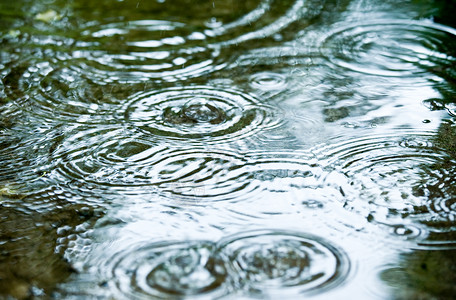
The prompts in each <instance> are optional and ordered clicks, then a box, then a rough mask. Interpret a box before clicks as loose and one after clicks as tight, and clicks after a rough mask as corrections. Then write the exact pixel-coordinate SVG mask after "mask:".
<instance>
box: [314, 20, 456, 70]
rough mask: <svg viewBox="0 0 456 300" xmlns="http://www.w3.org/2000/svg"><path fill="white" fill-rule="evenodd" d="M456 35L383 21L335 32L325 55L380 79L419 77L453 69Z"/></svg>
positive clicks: (435, 28) (406, 22) (420, 25)
mask: <svg viewBox="0 0 456 300" xmlns="http://www.w3.org/2000/svg"><path fill="white" fill-rule="evenodd" d="M455 41H456V31H455V30H454V29H453V28H450V27H446V26H443V25H439V24H435V23H431V22H418V21H409V20H381V21H370V22H367V23H356V24H352V23H350V24H349V25H348V26H339V27H338V28H337V29H335V30H334V31H332V32H331V33H330V34H329V35H328V36H326V37H325V40H324V41H323V44H322V52H323V55H325V56H326V57H327V58H328V59H329V60H330V61H331V62H332V63H334V64H335V65H338V66H341V67H344V68H347V69H349V70H353V71H356V72H361V73H367V74H372V75H380V76H416V75H418V76H419V75H421V74H423V73H424V72H426V71H431V72H432V71H438V70H441V69H442V68H449V67H450V68H451V66H452V65H454V63H455V61H456V52H455V50H454V49H455V48H456V42H455Z"/></svg>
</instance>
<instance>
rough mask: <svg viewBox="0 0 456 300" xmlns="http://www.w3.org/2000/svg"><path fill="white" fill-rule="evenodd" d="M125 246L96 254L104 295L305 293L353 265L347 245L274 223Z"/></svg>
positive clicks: (338, 278)
mask: <svg viewBox="0 0 456 300" xmlns="http://www.w3.org/2000/svg"><path fill="white" fill-rule="evenodd" d="M122 248H123V249H119V250H118V251H116V252H114V253H113V254H110V255H108V256H102V257H101V256H100V259H101V261H100V263H99V264H98V271H99V272H100V274H101V277H104V278H105V285H104V286H105V287H107V288H108V289H109V292H108V293H109V295H111V296H114V297H121V298H123V297H127V298H129V299H147V298H150V297H154V298H158V299H162V298H166V299H181V298H183V297H188V298H192V299H193V298H196V299H200V298H203V299H208V298H210V299H214V298H217V297H223V296H227V295H230V294H232V295H240V294H239V293H241V295H245V296H255V297H258V296H265V297H275V296H279V295H281V296H287V297H290V296H295V297H297V296H301V297H302V295H303V294H306V295H309V294H315V293H321V292H323V291H326V290H328V289H330V288H333V287H335V286H337V285H338V284H341V283H342V282H343V281H344V280H345V278H346V277H347V276H348V274H349V272H350V268H351V262H350V261H349V259H348V257H347V255H346V254H345V252H344V251H343V250H341V249H340V248H339V247H337V246H335V245H333V244H332V243H330V242H328V241H326V240H325V239H323V238H321V237H319V236H315V235H311V234H307V233H301V232H295V231H284V230H275V229H270V230H255V231H247V232H240V233H238V234H235V235H231V236H227V237H225V238H222V239H221V240H219V241H218V242H211V241H206V240H185V241H163V242H142V243H137V242H133V243H132V244H130V245H129V246H127V247H122ZM196 279H198V280H196Z"/></svg>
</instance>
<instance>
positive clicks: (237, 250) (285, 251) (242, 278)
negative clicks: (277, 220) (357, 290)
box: [219, 230, 350, 297]
mask: <svg viewBox="0 0 456 300" xmlns="http://www.w3.org/2000/svg"><path fill="white" fill-rule="evenodd" d="M219 247H220V249H221V253H222V255H224V257H226V261H228V262H230V264H229V268H228V273H229V274H230V276H232V277H233V278H235V282H236V284H237V285H238V286H239V287H240V288H243V289H244V290H245V291H246V292H248V293H249V294H252V295H256V296H259V295H261V296H263V297H282V296H295V297H302V295H303V294H304V293H319V292H322V291H325V290H327V289H329V288H331V287H334V286H335V285H337V284H338V283H340V282H341V281H343V280H344V278H345V277H346V276H347V274H348V272H349V269H350V263H349V261H348V258H347V256H346V255H345V253H344V252H343V251H342V250H340V249H338V248H337V247H335V246H334V245H332V244H331V243H329V242H327V241H325V240H324V239H322V238H320V237H317V236H313V235H309V234H303V233H297V232H290V231H279V230H261V231H250V232H244V233H241V234H238V235H234V236H231V237H228V238H226V239H224V240H222V241H221V242H220V243H219Z"/></svg>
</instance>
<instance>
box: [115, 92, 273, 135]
mask: <svg viewBox="0 0 456 300" xmlns="http://www.w3.org/2000/svg"><path fill="white" fill-rule="evenodd" d="M123 117H124V118H125V119H126V120H127V121H128V122H130V123H132V124H133V125H135V126H137V127H138V128H140V129H141V130H143V131H145V132H148V133H151V134H154V135H160V136H164V137H168V138H171V139H176V138H177V139H194V140H195V141H204V142H206V143H215V142H222V141H233V140H236V141H239V139H240V138H243V137H246V136H249V135H252V134H255V132H258V131H264V130H267V129H268V128H272V127H275V126H277V125H278V124H279V122H280V120H277V118H276V117H275V115H274V112H273V109H272V107H269V106H266V105H263V104H260V102H259V100H257V99H256V98H254V97H252V96H250V95H248V94H244V93H241V92H238V91H235V90H228V89H226V90H221V89H216V88H212V87H204V86H200V87H192V88H171V89H165V90H160V91H154V92H148V93H139V94H136V95H135V96H134V97H132V98H131V100H130V101H129V102H128V104H127V105H126V107H125V109H124V115H123Z"/></svg>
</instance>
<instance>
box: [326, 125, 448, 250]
mask: <svg viewBox="0 0 456 300" xmlns="http://www.w3.org/2000/svg"><path fill="white" fill-rule="evenodd" d="M430 134H431V133H426V132H413V131H411V132H409V131H405V132H399V131H398V132H392V133H390V134H389V135H388V134H382V135H370V136H368V137H360V138H357V139H350V140H346V141H343V142H341V143H334V144H332V145H330V146H328V148H327V149H326V150H325V151H324V152H323V153H322V154H323V155H322V156H321V157H320V161H321V162H322V164H328V165H331V166H336V169H337V170H338V172H339V173H340V174H341V176H339V177H338V182H333V184H340V189H341V190H342V191H343V194H344V199H343V201H344V207H345V208H346V209H348V210H350V211H352V212H356V213H358V214H361V215H363V216H365V217H366V218H367V220H368V221H370V222H372V223H376V224H379V225H385V226H387V227H388V228H390V231H391V232H392V233H393V234H394V235H396V236H397V237H400V238H404V237H405V238H407V239H412V240H415V241H414V242H415V246H416V245H423V246H442V247H454V245H455V239H454V232H455V228H456V223H455V213H454V208H455V204H454V189H453V188H452V186H453V185H454V176H452V175H451V174H453V172H454V170H455V168H456V161H455V160H454V158H452V157H451V156H450V155H448V153H447V152H446V151H445V150H444V149H441V148H439V147H437V146H436V145H435V144H434V142H433V140H432V139H431V138H432V136H431V135H430ZM325 160H327V161H326V162H324V161H325Z"/></svg>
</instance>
